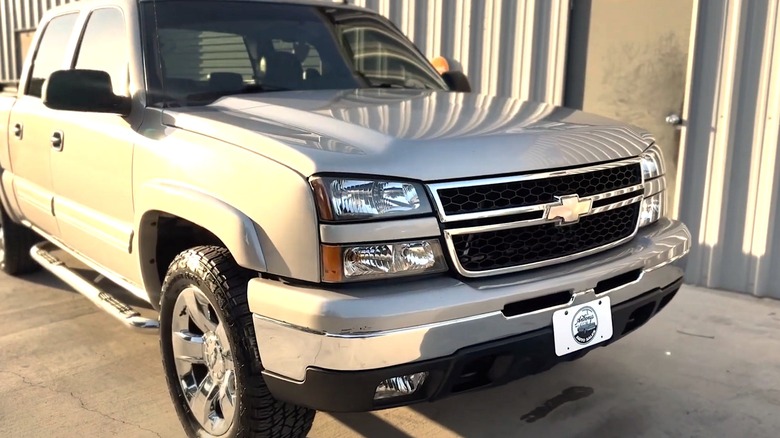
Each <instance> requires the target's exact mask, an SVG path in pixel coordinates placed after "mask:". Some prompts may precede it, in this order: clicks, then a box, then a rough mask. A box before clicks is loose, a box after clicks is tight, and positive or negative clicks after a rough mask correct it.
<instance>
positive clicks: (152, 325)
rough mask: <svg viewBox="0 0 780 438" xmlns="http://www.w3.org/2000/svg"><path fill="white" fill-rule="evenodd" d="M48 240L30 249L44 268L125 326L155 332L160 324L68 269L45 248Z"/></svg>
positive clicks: (145, 331)
mask: <svg viewBox="0 0 780 438" xmlns="http://www.w3.org/2000/svg"><path fill="white" fill-rule="evenodd" d="M46 246H49V243H48V242H42V243H39V244H37V245H35V246H33V247H32V249H30V256H32V258H33V260H35V261H36V262H38V264H40V265H41V266H43V268H44V269H46V270H47V271H49V272H51V273H52V274H54V275H55V276H56V277H57V278H59V279H60V280H62V281H64V282H65V283H66V284H67V285H68V286H70V287H72V288H73V289H76V291H77V292H79V293H80V294H81V295H84V296H85V297H86V298H87V299H89V300H90V301H92V303H93V304H95V305H96V306H98V307H99V308H100V309H101V310H103V311H105V312H106V313H108V314H109V315H111V316H113V317H114V318H116V319H118V320H119V321H120V322H122V323H123V324H124V325H125V326H127V327H129V328H132V329H137V330H139V331H142V332H144V333H157V331H158V329H159V328H160V324H159V323H158V322H157V321H156V320H154V319H150V318H146V317H144V316H141V314H140V313H138V312H137V311H136V310H135V309H133V308H132V307H130V306H129V305H127V304H125V303H123V302H121V301H119V300H118V299H116V298H115V297H114V296H113V295H111V294H109V293H108V292H106V291H104V290H101V289H99V288H98V287H97V286H96V285H95V284H94V283H93V282H90V281H88V280H86V279H85V278H84V277H82V276H81V275H79V274H77V273H76V272H74V271H73V270H72V269H70V268H69V267H68V266H67V265H66V264H65V262H64V261H62V260H60V259H59V258H57V257H56V256H55V255H54V254H52V253H51V252H49V251H48V250H47V249H46Z"/></svg>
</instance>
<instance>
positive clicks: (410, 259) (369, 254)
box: [322, 239, 447, 282]
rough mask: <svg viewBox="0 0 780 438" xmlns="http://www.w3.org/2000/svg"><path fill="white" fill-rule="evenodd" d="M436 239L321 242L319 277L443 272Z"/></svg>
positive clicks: (347, 278) (359, 277)
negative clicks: (344, 244) (392, 241)
mask: <svg viewBox="0 0 780 438" xmlns="http://www.w3.org/2000/svg"><path fill="white" fill-rule="evenodd" d="M446 270H447V264H446V262H445V261H444V256H443V254H442V251H441V245H440V244H439V241H438V240H435V239H434V240H417V241H411V242H398V243H369V244H364V245H349V246H334V245H323V246H322V280H323V281H326V282H342V281H357V280H370V279H376V278H387V277H391V276H404V275H414V274H423V273H433V272H443V271H446Z"/></svg>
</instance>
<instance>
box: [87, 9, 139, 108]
mask: <svg viewBox="0 0 780 438" xmlns="http://www.w3.org/2000/svg"><path fill="white" fill-rule="evenodd" d="M126 38H127V35H126V33H125V19H124V16H123V15H122V12H121V11H119V10H118V9H114V8H109V9H98V10H96V11H94V12H93V13H92V14H90V16H89V21H87V27H86V29H85V30H84V36H83V37H82V39H81V46H80V47H79V52H78V57H77V58H76V68H77V69H83V70H102V71H104V72H107V73H108V74H109V76H111V85H113V87H114V94H116V95H117V96H127V95H128V90H127V73H128V60H129V49H128V42H127V39H126Z"/></svg>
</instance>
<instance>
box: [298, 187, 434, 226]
mask: <svg viewBox="0 0 780 438" xmlns="http://www.w3.org/2000/svg"><path fill="white" fill-rule="evenodd" d="M311 185H312V187H313V188H314V192H315V194H316V198H317V199H316V200H317V208H318V210H319V213H320V217H321V218H322V219H323V220H326V221H343V220H361V219H383V218H387V217H395V216H408V215H417V214H424V213H431V205H430V203H429V202H428V198H427V197H426V195H425V190H424V189H423V187H422V186H421V185H419V184H415V183H410V182H396V181H377V180H368V179H359V178H325V177H315V178H312V179H311Z"/></svg>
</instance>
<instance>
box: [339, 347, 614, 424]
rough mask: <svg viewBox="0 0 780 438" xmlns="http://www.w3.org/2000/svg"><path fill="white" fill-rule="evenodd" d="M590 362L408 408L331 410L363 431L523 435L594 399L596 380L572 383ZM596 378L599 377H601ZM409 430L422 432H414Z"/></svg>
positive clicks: (341, 421) (560, 367)
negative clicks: (403, 424)
mask: <svg viewBox="0 0 780 438" xmlns="http://www.w3.org/2000/svg"><path fill="white" fill-rule="evenodd" d="M585 362H587V359H586V358H584V359H581V360H578V361H576V362H572V363H564V364H561V365H558V366H556V367H554V368H553V369H552V370H550V371H548V372H546V373H543V374H537V375H533V376H529V377H525V378H523V379H520V380H518V381H515V382H512V383H510V384H508V385H505V386H501V387H497V388H490V389H484V390H475V391H473V392H469V393H464V394H459V395H456V396H453V397H450V398H446V399H443V400H440V401H437V402H433V403H425V402H424V403H421V404H417V405H412V406H410V407H408V408H399V409H391V410H387V411H378V412H371V413H362V414H340V413H333V414H327V415H329V416H331V417H333V418H334V419H335V420H337V421H338V422H340V423H341V424H342V425H344V426H346V427H347V428H349V429H351V430H352V431H353V432H355V433H357V434H359V435H363V436H381V437H389V438H408V437H412V436H439V435H445V434H446V435H452V434H454V435H458V436H464V437H479V436H485V437H487V436H518V435H520V434H522V433H524V432H523V431H524V430H526V429H529V427H531V426H532V425H533V424H534V423H537V422H539V424H537V425H536V426H541V427H532V429H534V430H538V429H540V428H541V429H544V428H546V427H548V426H545V425H544V422H545V421H544V420H546V419H548V415H549V416H552V414H553V413H556V411H558V410H569V411H572V410H573V411H575V412H577V411H579V409H578V406H577V405H578V404H579V405H581V404H590V403H589V402H588V401H587V400H586V399H587V398H589V397H591V396H592V395H593V394H594V393H595V390H594V388H593V387H591V386H586V385H588V384H589V380H591V379H584V381H583V382H582V384H581V385H576V384H571V382H572V380H575V379H571V377H570V376H571V375H577V374H580V373H581V371H580V369H584V368H587V363H585ZM597 373H598V372H597ZM601 373H603V374H607V373H608V370H602V371H601ZM586 374H589V373H586ZM595 379H596V380H599V378H598V377H596V378H595ZM564 407H565V408H564ZM399 410H407V412H406V413H403V414H402V415H403V417H410V418H408V421H409V422H415V423H418V425H419V426H420V427H418V425H415V426H410V427H408V428H406V429H407V431H404V430H401V429H399V428H398V427H396V426H394V425H393V423H397V418H398V414H399V413H400V412H398V411H399ZM394 411H396V412H394ZM390 416H392V417H393V418H392V419H391V418H390ZM422 424H428V425H430V426H422ZM409 429H411V430H415V431H419V432H418V433H413V434H410V433H409V432H408V430H409ZM444 431H448V433H446V432H444Z"/></svg>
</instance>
